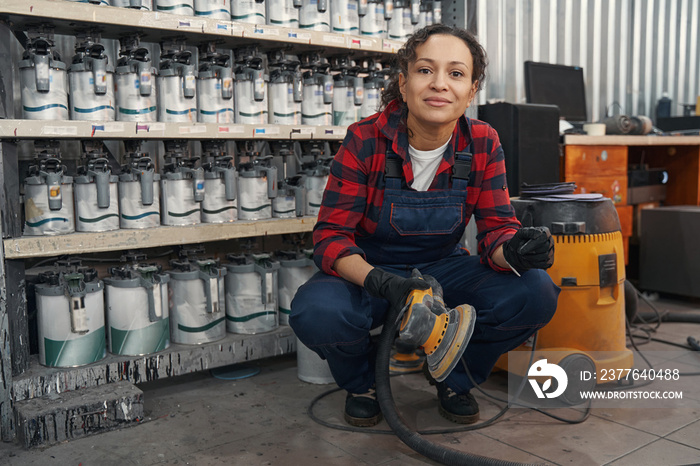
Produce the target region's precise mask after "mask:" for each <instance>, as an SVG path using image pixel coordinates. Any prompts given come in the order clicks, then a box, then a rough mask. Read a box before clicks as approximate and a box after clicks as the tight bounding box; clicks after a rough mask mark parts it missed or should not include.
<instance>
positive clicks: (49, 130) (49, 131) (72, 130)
mask: <svg viewBox="0 0 700 466" xmlns="http://www.w3.org/2000/svg"><path fill="white" fill-rule="evenodd" d="M41 134H42V135H50V136H77V135H78V127H77V126H42V128H41Z"/></svg>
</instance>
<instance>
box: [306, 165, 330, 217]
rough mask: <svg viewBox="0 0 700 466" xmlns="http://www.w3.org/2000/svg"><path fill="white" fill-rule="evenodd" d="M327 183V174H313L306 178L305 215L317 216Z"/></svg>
mask: <svg viewBox="0 0 700 466" xmlns="http://www.w3.org/2000/svg"><path fill="white" fill-rule="evenodd" d="M327 183H328V174H325V175H319V174H315V175H309V176H307V177H306V215H311V216H313V217H315V216H317V215H318V211H319V210H320V208H321V201H322V200H323V191H324V190H325V189H326V184H327Z"/></svg>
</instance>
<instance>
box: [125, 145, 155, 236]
mask: <svg viewBox="0 0 700 466" xmlns="http://www.w3.org/2000/svg"><path fill="white" fill-rule="evenodd" d="M124 144H125V146H126V152H127V153H126V159H127V160H128V162H127V163H126V164H124V165H122V170H121V173H120V174H119V227H120V228H139V229H140V228H152V227H156V226H158V225H160V174H159V173H156V172H155V170H156V166H155V164H154V163H153V160H152V159H151V158H150V157H149V156H148V153H143V152H141V151H140V150H139V149H138V143H137V142H135V141H125V142H124Z"/></svg>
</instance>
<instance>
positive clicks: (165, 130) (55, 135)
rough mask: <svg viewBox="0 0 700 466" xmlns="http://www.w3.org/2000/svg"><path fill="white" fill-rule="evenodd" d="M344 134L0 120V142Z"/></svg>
mask: <svg viewBox="0 0 700 466" xmlns="http://www.w3.org/2000/svg"><path fill="white" fill-rule="evenodd" d="M346 132H347V127H345V126H306V125H237V124H218V123H162V122H141V123H137V122H128V121H82V120H0V138H2V139H90V138H97V139H323V140H334V141H342V140H343V138H344V137H345V134H346Z"/></svg>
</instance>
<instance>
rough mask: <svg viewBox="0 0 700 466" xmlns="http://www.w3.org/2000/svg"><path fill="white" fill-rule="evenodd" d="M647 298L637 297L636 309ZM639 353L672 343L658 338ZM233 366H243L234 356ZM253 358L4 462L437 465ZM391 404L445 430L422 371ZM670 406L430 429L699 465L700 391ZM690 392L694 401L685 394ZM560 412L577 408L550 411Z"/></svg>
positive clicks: (409, 417)
mask: <svg viewBox="0 0 700 466" xmlns="http://www.w3.org/2000/svg"><path fill="white" fill-rule="evenodd" d="M655 305H656V306H657V307H658V308H659V309H660V310H662V311H663V310H674V311H675V310H688V311H692V310H695V311H698V310H700V304H699V303H698V302H697V301H679V300H670V299H662V300H659V301H657V302H656V303H655ZM644 309H645V305H644V304H640V310H644ZM688 336H695V337H697V338H700V327H698V326H697V325H695V324H678V323H664V324H662V325H661V327H660V328H659V329H658V331H657V332H656V333H655V335H654V337H655V338H659V339H665V340H669V341H673V342H676V343H679V344H685V341H686V338H687V337H688ZM640 349H641V350H642V351H666V350H680V348H674V347H672V346H668V345H666V344H663V343H659V342H649V343H648V344H645V345H644V346H640ZM239 367H242V366H239ZM245 367H249V368H259V369H260V372H259V373H258V374H257V375H254V376H252V377H249V378H244V379H239V380H222V379H221V378H217V377H214V376H213V375H212V374H211V373H210V372H209V371H207V372H201V373H194V374H190V375H186V376H179V377H174V378H170V379H163V380H159V381H157V382H150V383H146V384H140V385H139V388H140V389H142V390H143V392H144V410H145V418H144V420H143V421H142V422H141V423H139V424H138V425H135V426H133V427H131V428H125V429H122V430H118V431H113V432H107V433H103V434H99V435H94V436H91V437H85V438H81V439H77V440H73V441H70V442H67V443H62V444H58V445H54V446H50V447H46V448H42V449H34V450H24V449H23V448H22V447H20V446H19V445H18V444H15V443H4V444H0V464H2V465H5V464H9V465H37V466H50V465H61V466H63V465H75V466H92V465H95V466H103V465H120V466H124V465H160V464H171V465H172V464H177V465H197V466H215V465H217V466H218V465H304V466H313V465H323V466H326V465H384V466H394V465H395V466H399V465H401V466H404V465H419V464H437V463H434V462H432V461H430V460H427V459H425V458H424V457H423V456H421V455H419V454H418V453H416V452H414V451H413V450H411V449H410V448H409V447H408V446H406V445H405V444H403V443H402V442H401V441H400V440H399V439H398V438H397V437H395V436H394V435H393V434H389V433H388V426H387V424H386V421H382V423H380V424H379V425H378V426H377V429H380V430H382V431H383V432H384V433H383V434H373V433H372V434H371V433H366V431H365V432H350V431H346V430H338V429H334V428H330V427H326V426H322V425H320V424H318V423H316V422H314V421H313V420H312V419H310V418H309V416H308V415H307V408H308V406H309V402H310V401H311V400H312V399H313V398H314V397H316V396H317V395H319V394H321V393H323V392H326V391H328V390H330V389H332V388H333V387H334V385H314V384H309V383H306V382H302V381H300V380H299V379H298V377H297V366H296V358H295V357H294V356H283V357H276V358H271V359H267V360H263V361H257V362H254V363H250V364H249V365H247V366H245ZM506 386H507V378H506V377H505V375H504V373H502V372H501V373H494V374H493V375H492V376H491V377H490V378H489V380H488V381H487V382H486V383H485V384H483V387H484V388H485V389H486V390H487V391H489V392H491V393H494V394H497V395H499V396H502V397H503V396H505V390H506ZM392 387H393V392H394V396H395V398H396V401H397V406H398V409H399V411H400V412H401V414H402V416H403V418H404V419H405V421H406V423H407V424H408V425H409V426H411V427H412V428H417V429H419V430H431V429H450V428H454V427H456V425H454V424H451V423H449V422H448V421H446V420H445V419H443V418H442V417H440V416H439V415H438V413H437V398H436V395H435V391H434V388H432V387H430V386H429V385H428V384H427V382H425V380H424V379H423V377H422V376H421V375H420V374H410V375H404V376H400V377H395V378H393V379H392ZM684 395H685V396H684V398H687V399H684V400H683V403H681V404H680V405H679V406H678V407H676V408H651V409H611V408H607V409H602V408H600V409H599V408H596V409H593V410H592V412H591V415H590V417H589V418H588V419H587V420H586V421H585V422H583V423H580V424H565V423H562V422H560V421H556V420H554V419H551V418H549V417H546V416H544V415H542V414H541V413H538V412H534V411H530V410H524V409H511V410H509V411H508V412H507V413H506V414H505V416H503V417H502V418H501V419H500V420H499V421H498V422H497V423H495V424H493V425H491V426H488V427H485V428H483V429H480V430H477V431H472V432H461V433H443V434H437V435H430V436H428V438H429V439H430V440H431V441H432V442H435V443H437V444H440V445H444V446H447V447H450V448H452V449H455V450H459V451H464V452H469V453H473V454H478V455H482V456H489V457H495V458H497V459H500V460H508V461H513V462H524V463H538V464H559V465H604V464H605V465H608V464H610V465H616V466H621V465H635V466H636V465H686V464H700V409H699V408H698V405H699V403H700V402H698V401H697V399H700V390H696V391H695V393H689V394H685V393H684ZM476 397H477V400H478V401H479V404H480V407H481V418H482V420H486V419H488V418H490V417H491V416H493V415H495V414H496V413H498V412H499V411H500V409H501V404H500V403H495V402H492V401H490V400H489V399H488V398H486V397H485V396H484V395H482V394H479V393H477V394H476ZM693 397H695V401H694V400H693ZM344 398H345V395H344V392H335V393H332V394H330V395H329V396H327V397H326V398H323V399H322V400H321V401H320V402H319V403H318V404H317V405H316V408H315V410H314V413H315V414H316V416H318V417H319V418H320V419H322V420H324V421H325V422H328V423H331V424H335V425H338V426H342V427H345V424H344V422H343V420H342V407H343V402H344ZM557 414H559V415H561V416H567V417H570V418H574V417H577V416H578V415H579V413H578V412H577V411H574V410H572V409H560V410H557Z"/></svg>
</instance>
